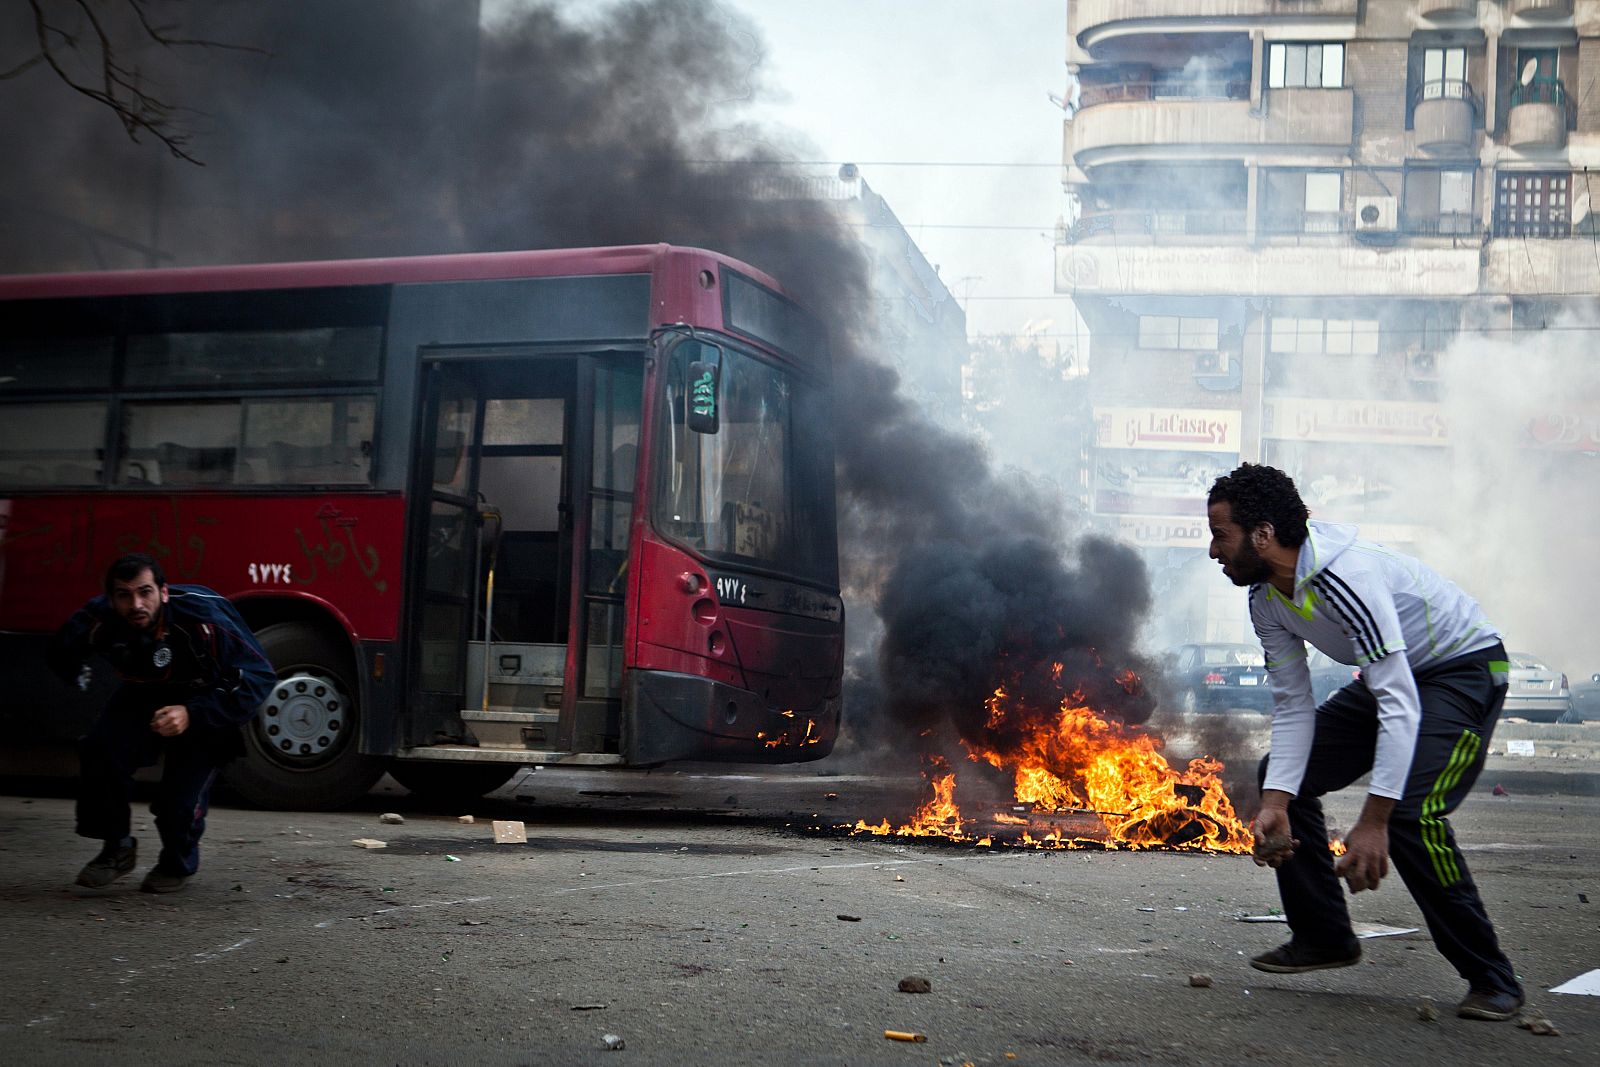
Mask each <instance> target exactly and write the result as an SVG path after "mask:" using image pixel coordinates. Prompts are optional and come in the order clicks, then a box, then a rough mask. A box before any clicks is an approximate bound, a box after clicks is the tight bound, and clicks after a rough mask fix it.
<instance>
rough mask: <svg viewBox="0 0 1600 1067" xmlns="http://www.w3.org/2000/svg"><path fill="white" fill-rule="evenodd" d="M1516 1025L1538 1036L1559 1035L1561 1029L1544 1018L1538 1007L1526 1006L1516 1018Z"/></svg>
mask: <svg viewBox="0 0 1600 1067" xmlns="http://www.w3.org/2000/svg"><path fill="white" fill-rule="evenodd" d="M1517 1025H1518V1026H1520V1027H1522V1028H1523V1029H1524V1030H1527V1031H1528V1032H1529V1033H1533V1034H1537V1035H1538V1036H1540V1037H1560V1036H1561V1031H1560V1030H1557V1029H1556V1024H1555V1023H1553V1022H1551V1021H1550V1020H1549V1019H1547V1018H1545V1015H1544V1012H1542V1011H1540V1010H1539V1009H1538V1008H1528V1009H1527V1010H1526V1011H1524V1012H1523V1013H1522V1015H1521V1016H1520V1017H1518V1019H1517Z"/></svg>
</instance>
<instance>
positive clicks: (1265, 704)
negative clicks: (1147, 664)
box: [1167, 644, 1272, 714]
mask: <svg viewBox="0 0 1600 1067" xmlns="http://www.w3.org/2000/svg"><path fill="white" fill-rule="evenodd" d="M1167 660H1168V663H1169V664H1170V672H1171V680H1172V688H1173V690H1174V692H1175V693H1176V694H1177V697H1178V707H1179V708H1181V709H1182V710H1183V711H1185V712H1209V711H1226V710H1228V709H1230V708H1247V709H1249V710H1251V711H1257V712H1261V713H1262V714H1267V713H1269V712H1271V711H1272V688H1271V687H1270V686H1269V685H1268V684H1267V661H1266V658H1265V657H1264V656H1263V655H1262V654H1261V649H1260V647H1258V646H1256V645H1242V644H1192V645H1179V646H1178V647H1177V648H1175V649H1173V650H1172V651H1171V652H1170V653H1168V654H1167Z"/></svg>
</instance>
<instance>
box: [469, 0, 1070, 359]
mask: <svg viewBox="0 0 1600 1067" xmlns="http://www.w3.org/2000/svg"><path fill="white" fill-rule="evenodd" d="M507 2H510V3H515V2H516V0H485V3H484V6H485V10H486V12H492V11H493V10H494V8H495V7H496V6H498V4H500V3H507ZM563 2H564V3H565V4H566V5H568V6H569V7H571V8H577V9H581V8H584V7H592V8H605V7H608V6H610V2H611V0H563ZM720 2H721V3H722V4H723V5H724V6H726V7H728V8H730V9H732V10H734V11H737V12H739V13H740V14H742V15H744V16H746V17H747V18H748V19H750V20H751V21H753V22H754V23H755V24H756V26H757V28H758V30H759V32H760V34H761V36H762V38H763V40H762V41H761V43H760V45H759V46H758V45H757V43H756V42H754V41H752V42H751V47H752V56H751V58H752V63H753V64H754V65H755V66H757V67H758V69H759V72H760V73H759V75H758V83H759V84H760V85H761V87H762V92H761V93H760V95H759V98H758V100H759V102H758V103H757V104H756V106H754V107H752V108H750V109H749V110H748V112H747V113H746V114H744V115H742V116H741V118H743V119H748V120H753V121H756V122H759V123H760V124H761V125H762V126H763V127H768V128H773V127H782V128H784V129H786V130H789V131H792V132H793V133H795V134H798V135H800V136H801V137H803V138H805V139H806V140H807V141H809V142H810V144H811V145H812V146H813V147H814V151H809V152H806V153H805V154H806V155H807V156H810V157H813V158H816V159H818V160H826V161H829V162H830V163H833V164H837V163H840V162H854V163H857V164H858V165H859V166H860V168H861V174H862V176H863V177H864V178H865V179H866V180H867V182H868V183H869V184H870V185H871V186H872V188H873V189H875V190H877V191H878V192H879V193H880V194H882V195H883V196H884V197H885V198H886V199H887V200H888V201H889V205H890V207H892V208H893V209H894V211H895V214H897V215H898V216H899V217H900V219H901V221H902V222H904V223H905V224H906V227H907V228H908V229H909V230H910V231H911V234H912V237H913V238H914V239H915V240H916V242H917V244H918V245H919V246H920V247H921V248H922V250H923V251H924V252H925V253H926V254H927V256H928V259H929V261H930V262H933V263H935V264H938V266H939V270H940V274H941V276H942V277H943V278H944V280H945V283H946V285H947V286H948V288H949V289H950V291H951V292H952V293H953V294H954V295H955V296H956V298H957V299H958V300H959V301H961V303H962V304H963V305H964V306H965V307H966V309H967V320H968V332H969V333H971V334H978V333H1011V332H1017V331H1020V330H1022V329H1023V328H1024V327H1025V326H1031V328H1032V329H1034V330H1036V331H1037V330H1039V329H1040V328H1041V327H1043V329H1044V330H1045V331H1046V332H1056V333H1069V332H1070V331H1071V329H1072V327H1071V325H1070V323H1071V322H1072V320H1073V316H1072V314H1071V312H1070V310H1069V309H1068V304H1067V302H1066V301H1065V300H1062V299H1059V298H1056V297H1054V296H1053V292H1052V288H1053V281H1052V272H1053V258H1052V242H1053V240H1054V226H1055V222H1056V218H1057V217H1058V216H1059V215H1060V214H1061V213H1062V212H1063V210H1064V208H1065V202H1064V200H1063V196H1062V192H1061V173H1060V162H1061V120H1062V112H1061V109H1060V108H1059V107H1058V106H1057V105H1055V104H1053V103H1052V102H1051V101H1050V94H1052V93H1053V94H1055V95H1057V96H1060V95H1061V94H1062V92H1063V91H1064V88H1065V85H1066V18H1067V16H1066V12H1067V5H1066V0H804V2H800V3H796V2H794V0H720ZM758 48H759V51H758ZM940 163H963V164H986V165H984V166H971V165H968V166H936V165H934V164H940ZM891 164H892V165H891ZM994 164H1002V165H998V166H997V165H994ZM834 169H836V168H835V167H829V168H824V172H828V171H831V170H834ZM1047 323H1053V324H1054V325H1045V324H1047Z"/></svg>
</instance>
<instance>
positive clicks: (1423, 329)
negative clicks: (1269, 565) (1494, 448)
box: [1056, 0, 1600, 639]
mask: <svg viewBox="0 0 1600 1067" xmlns="http://www.w3.org/2000/svg"><path fill="white" fill-rule="evenodd" d="M1067 63H1068V70H1069V72H1070V73H1071V74H1072V75H1073V76H1074V79H1075V85H1074V92H1073V95H1072V104H1071V106H1070V107H1069V109H1068V110H1069V113H1068V117H1067V119H1066V121H1065V140H1064V148H1063V157H1064V159H1063V163H1064V182H1065V186H1066V190H1067V193H1068V195H1069V198H1070V200H1071V201H1072V202H1073V204H1074V211H1073V215H1072V217H1073V221H1072V222H1071V224H1070V225H1069V226H1067V227H1066V228H1065V229H1064V230H1063V232H1062V233H1061V235H1060V239H1059V241H1058V245H1057V248H1056V289H1057V291H1058V292H1061V293H1064V294H1070V295H1071V296H1072V297H1073V299H1074V303H1075V305H1076V306H1077V307H1078V309H1079V312H1080V313H1081V314H1082V315H1083V317H1084V319H1085V321H1086V322H1087V323H1088V326H1089V330H1090V339H1091V383H1092V384H1091V396H1092V398H1093V399H1092V402H1093V405H1094V410H1095V417H1096V423H1097V430H1096V442H1095V448H1094V450H1093V454H1092V459H1091V466H1092V475H1091V479H1092V484H1091V490H1090V497H1091V509H1092V511H1093V513H1094V515H1095V516H1096V522H1097V524H1098V525H1099V526H1100V527H1101V528H1103V529H1106V530H1109V531H1111V532H1113V533H1115V534H1117V535H1119V536H1121V537H1123V538H1125V539H1127V540H1130V541H1132V542H1133V543H1135V544H1137V545H1138V546H1140V547H1141V548H1142V549H1144V550H1145V551H1146V553H1147V556H1148V558H1149V561H1150V563H1151V564H1152V568H1153V572H1154V574H1155V576H1156V585H1157V589H1158V592H1159V591H1160V590H1162V589H1163V588H1170V589H1172V590H1180V589H1185V588H1194V587H1196V586H1198V585H1200V584H1202V583H1189V582H1187V581H1186V579H1187V578H1189V577H1192V576H1195V575H1197V574H1199V573H1202V571H1203V569H1204V568H1205V567H1209V566H1214V565H1212V564H1210V563H1209V561H1207V560H1206V559H1205V548H1206V541H1207V533H1206V528H1205V522H1204V505H1203V497H1204V491H1205V489H1206V488H1207V486H1209V484H1210V482H1211V481H1212V479H1214V478H1215V477H1216V476H1217V475H1218V474H1220V473H1224V472H1226V471H1227V470H1229V469H1231V468H1232V467H1233V466H1234V465H1235V464H1237V463H1238V462H1239V461H1240V460H1253V461H1262V462H1268V463H1272V464H1274V465H1277V466H1280V467H1283V468H1284V469H1286V470H1288V471H1290V472H1291V473H1292V474H1294V475H1295V477H1296V479H1297V481H1298V482H1299V484H1300V486H1301V488H1302V492H1303V493H1304V495H1305V497H1306V500H1307V503H1308V504H1309V505H1310V506H1311V508H1312V510H1313V511H1314V512H1316V513H1318V514H1320V515H1323V516H1326V517H1331V518H1338V519H1342V520H1347V521H1356V522H1360V523H1361V524H1362V525H1363V529H1364V531H1365V532H1366V533H1367V534H1368V535H1370V536H1374V537H1375V538H1377V539H1380V540H1386V541H1389V542H1391V543H1394V544H1398V545H1402V546H1405V545H1414V544H1416V543H1417V542H1419V541H1422V540H1425V538H1426V532H1427V528H1428V524H1429V521H1430V519H1431V518H1432V516H1431V515H1430V514H1429V513H1428V511H1427V506H1428V505H1427V503H1426V501H1425V500H1424V499H1423V498H1421V497H1419V496H1417V495H1415V494H1407V493H1405V492H1399V491H1396V487H1395V486H1393V485H1390V484H1387V482H1386V479H1385V475H1384V472H1385V471H1386V470H1390V469H1393V468H1394V467H1395V466H1396V465H1398V464H1403V465H1404V466H1405V467H1406V469H1407V470H1409V471H1413V472H1416V471H1421V472H1422V473H1423V475H1424V476H1425V477H1426V476H1429V475H1430V474H1432V475H1433V476H1435V477H1437V478H1438V479H1440V480H1447V479H1449V478H1450V477H1451V476H1452V466H1453V463H1454V460H1453V458H1452V457H1453V455H1454V453H1455V451H1456V450H1455V447H1454V445H1455V443H1456V442H1459V440H1460V437H1461V435H1462V433H1463V432H1465V430H1464V428H1462V427H1454V428H1453V427H1451V425H1450V423H1449V419H1448V418H1447V417H1446V416H1445V413H1444V412H1443V410H1442V409H1441V407H1440V405H1439V404H1438V400H1439V394H1438V390H1439V377H1440V374H1441V372H1442V371H1443V370H1444V369H1445V368H1444V366H1443V361H1446V360H1448V359H1449V353H1450V350H1451V347H1452V343H1453V342H1454V341H1455V340H1456V338H1457V337H1458V336H1459V335H1461V334H1463V332H1464V331H1487V333H1488V334H1489V335H1500V336H1515V335H1516V333H1515V331H1520V330H1524V329H1535V328H1537V327H1539V326H1542V325H1544V324H1548V323H1556V322H1560V321H1565V319H1564V316H1566V315H1569V314H1577V315H1580V316H1585V317H1586V321H1589V322H1596V321H1600V316H1596V315H1595V314H1594V313H1595V311H1596V310H1600V297H1597V294H1600V243H1597V241H1600V238H1597V231H1596V220H1595V218H1594V216H1593V215H1592V214H1591V212H1590V196H1591V193H1592V192H1600V173H1596V172H1600V0H1070V2H1069V6H1068V39H1067ZM1573 336H1574V337H1575V338H1584V337H1586V335H1584V334H1581V333H1575V334H1574V335H1573ZM1574 343H1575V344H1581V343H1582V341H1581V340H1575V341H1574ZM1597 427H1600V419H1597V418H1595V417H1594V415H1593V414H1592V413H1585V412H1583V411H1582V410H1574V411H1565V412H1551V414H1550V420H1549V425H1548V426H1547V427H1545V429H1546V430H1550V432H1547V433H1545V434H1544V435H1543V436H1545V437H1546V438H1548V440H1545V441H1543V442H1541V444H1542V445H1543V446H1544V447H1546V448H1551V449H1555V450H1556V451H1558V452H1559V451H1561V450H1568V451H1570V452H1571V453H1572V454H1574V455H1579V454H1584V453H1585V451H1587V454H1588V455H1590V456H1592V455H1593V454H1594V452H1595V450H1597V449H1600V435H1597V433H1596V428H1597ZM1552 428H1555V429H1552ZM1568 430H1571V431H1572V432H1568ZM1558 438H1560V440H1558ZM1558 461H1559V459H1558ZM1210 584H1211V585H1212V586H1218V585H1219V584H1220V583H1216V582H1214V581H1213V582H1211V583H1210ZM1226 592H1227V590H1226V589H1225V588H1224V589H1220V590H1213V591H1212V592H1211V593H1210V594H1209V600H1207V599H1206V598H1201V599H1199V600H1197V599H1196V598H1195V597H1193V596H1191V597H1189V598H1188V599H1187V600H1183V601H1182V602H1181V603H1174V604H1170V605H1169V607H1170V608H1173V609H1175V610H1177V611H1178V613H1179V615H1180V616H1181V618H1182V619H1183V620H1184V626H1185V629H1184V632H1183V636H1184V637H1186V638H1189V639H1208V638H1210V639H1236V638H1238V637H1240V636H1242V633H1243V631H1242V629H1241V628H1242V618H1241V616H1240V615H1239V612H1240V610H1241V607H1242V605H1241V604H1240V603H1239V602H1240V601H1241V600H1242V598H1239V597H1237V596H1236V595H1234V596H1229V597H1228V598H1227V599H1226V600H1224V599H1223V598H1222V596H1221V595H1218V594H1219V593H1222V594H1225V593H1226ZM1180 599H1181V598H1180Z"/></svg>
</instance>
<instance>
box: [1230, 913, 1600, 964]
mask: <svg viewBox="0 0 1600 1067" xmlns="http://www.w3.org/2000/svg"><path fill="white" fill-rule="evenodd" d="M1239 921H1240V922H1242V923H1286V922H1288V921H1289V920H1288V919H1286V918H1285V917H1284V916H1282V915H1241V916H1239ZM1350 928H1351V929H1352V930H1354V931H1355V932H1356V936H1357V937H1359V938H1361V939H1362V940H1363V941H1365V940H1366V939H1367V938H1369V937H1399V936H1400V935H1401V934H1414V933H1416V932H1417V927H1415V926H1384V925H1383V924H1382V923H1351V924H1350ZM1596 973H1600V972H1596Z"/></svg>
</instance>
